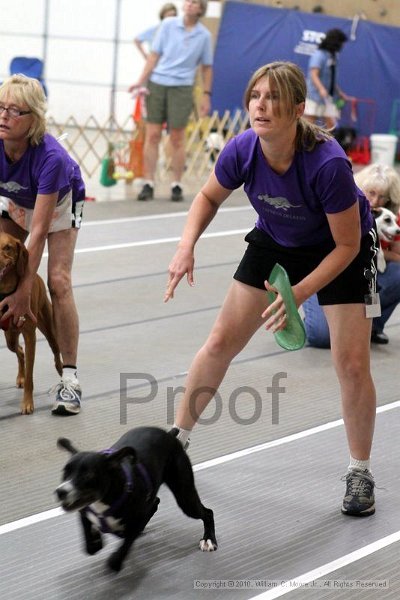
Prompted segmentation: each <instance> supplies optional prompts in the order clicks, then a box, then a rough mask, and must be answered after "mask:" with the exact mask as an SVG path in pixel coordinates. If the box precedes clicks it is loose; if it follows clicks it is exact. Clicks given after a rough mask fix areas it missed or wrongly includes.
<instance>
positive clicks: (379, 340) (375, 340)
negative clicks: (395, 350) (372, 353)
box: [371, 330, 389, 344]
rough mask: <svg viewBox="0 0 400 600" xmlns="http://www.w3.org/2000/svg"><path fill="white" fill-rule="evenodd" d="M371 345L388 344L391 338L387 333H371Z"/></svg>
mask: <svg viewBox="0 0 400 600" xmlns="http://www.w3.org/2000/svg"><path fill="white" fill-rule="evenodd" d="M371 343H372V344H388V343H389V338H388V336H387V335H386V333H383V331H374V330H372V332H371Z"/></svg>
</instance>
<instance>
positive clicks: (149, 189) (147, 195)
mask: <svg viewBox="0 0 400 600" xmlns="http://www.w3.org/2000/svg"><path fill="white" fill-rule="evenodd" d="M153 197H154V188H153V186H152V185H150V184H149V183H145V184H144V186H143V187H142V191H141V192H140V194H139V195H138V197H137V199H138V200H152V199H153Z"/></svg>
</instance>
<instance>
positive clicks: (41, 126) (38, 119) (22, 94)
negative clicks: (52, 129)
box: [0, 74, 47, 146]
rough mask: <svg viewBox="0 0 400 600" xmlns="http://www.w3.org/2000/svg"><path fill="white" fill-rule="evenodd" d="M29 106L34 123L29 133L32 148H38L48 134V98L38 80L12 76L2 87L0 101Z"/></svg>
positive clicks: (0, 87) (24, 76)
mask: <svg viewBox="0 0 400 600" xmlns="http://www.w3.org/2000/svg"><path fill="white" fill-rule="evenodd" d="M4 100H7V102H11V103H15V104H16V105H17V106H27V107H28V110H29V111H30V112H31V113H32V117H33V123H32V126H31V128H30V129H29V132H28V138H29V142H30V144H31V146H37V145H38V144H40V142H41V141H42V139H43V136H44V134H45V132H46V109H47V106H46V97H45V95H44V91H43V88H42V86H41V84H40V83H39V81H38V80H37V79H33V78H32V77H27V76H26V75H22V74H17V75H11V77H8V78H7V79H5V80H4V81H3V83H2V84H1V85H0V101H1V102H4Z"/></svg>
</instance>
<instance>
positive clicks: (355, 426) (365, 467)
mask: <svg viewBox="0 0 400 600" xmlns="http://www.w3.org/2000/svg"><path fill="white" fill-rule="evenodd" d="M305 99H306V83H305V79H304V75H303V73H302V71H301V70H300V69H299V67H297V66H296V65H294V64H292V63H288V62H275V63H271V64H269V65H266V66H264V67H261V68H260V69H258V71H256V73H255V74H254V75H253V77H252V78H251V79H250V82H249V84H248V87H247V90H246V93H245V102H246V108H247V109H248V112H249V117H250V125H251V129H249V130H248V131H245V132H244V133H242V134H240V135H238V136H237V137H236V138H233V139H232V140H231V141H230V142H229V143H228V144H227V145H226V147H225V148H224V149H223V150H222V152H221V153H220V156H219V159H218V161H217V164H216V167H215V171H214V172H213V173H212V174H211V175H210V177H209V179H208V181H207V182H206V184H205V185H204V186H203V188H202V189H201V191H200V192H199V193H198V194H197V196H196V197H195V199H194V201H193V203H192V205H191V208H190V211H189V214H188V218H187V222H186V225H185V228H184V231H183V235H182V238H181V241H180V243H179V245H178V250H177V252H176V254H175V256H174V258H173V259H172V262H171V264H170V267H169V280H168V284H167V290H166V294H165V301H168V300H169V299H170V298H173V296H174V290H175V288H176V286H177V285H178V283H179V281H180V280H181V279H182V278H183V277H184V276H185V275H186V276H187V280H188V283H189V284H190V285H193V268H194V247H195V244H196V242H197V240H198V239H199V237H200V236H201V234H202V233H203V231H204V230H205V229H206V227H207V226H208V225H209V224H210V222H211V221H212V219H213V218H214V216H215V214H216V213H217V210H218V208H219V206H220V205H221V204H222V203H223V202H224V201H225V200H226V199H227V198H228V196H229V195H230V193H231V192H232V190H233V189H236V188H238V187H240V186H241V185H244V189H245V191H246V193H247V195H248V197H249V200H250V202H251V204H252V205H253V206H254V208H255V210H256V212H257V214H258V218H257V222H256V226H255V228H254V229H253V230H252V231H251V232H250V233H249V234H248V235H247V236H246V241H247V242H248V247H247V250H246V252H245V254H244V257H243V259H242V261H241V263H240V265H239V267H238V269H237V271H236V273H235V275H234V281H233V283H232V285H231V287H230V289H229V291H228V294H227V296H226V298H225V302H224V304H223V307H222V309H221V312H220V314H219V316H218V317H217V320H216V323H215V324H214V326H213V328H212V331H211V333H210V335H209V337H208V339H207V341H206V342H205V344H204V346H203V347H202V348H201V349H200V351H199V352H198V354H197V355H196V357H195V359H194V361H193V363H192V366H191V368H190V371H189V374H188V378H187V382H186V386H185V394H184V397H183V399H182V402H181V404H180V406H179V408H178V411H177V414H176V419H175V424H174V428H173V433H175V435H177V437H178V439H180V440H181V442H182V443H183V444H184V445H186V444H187V442H188V438H189V435H190V431H191V430H192V428H193V426H194V425H195V423H196V421H197V419H198V417H199V416H200V415H201V413H202V412H203V410H204V409H205V408H206V406H207V405H208V403H209V402H210V400H211V398H212V397H213V393H212V390H214V391H215V390H217V389H218V387H219V385H220V383H221V381H222V379H223V377H224V375H225V373H226V371H227V369H228V367H229V364H230V362H231V361H232V359H233V358H234V357H235V356H236V355H237V354H238V353H239V352H240V351H241V350H242V349H243V348H244V347H245V346H246V344H247V342H248V341H249V340H250V338H251V337H252V336H253V334H254V333H255V332H256V331H257V330H258V329H259V328H260V327H261V326H262V325H264V327H265V328H266V329H268V330H272V331H273V332H275V331H277V330H280V329H283V328H284V327H285V324H286V314H285V305H284V303H283V300H282V297H281V296H280V294H278V295H277V297H276V299H275V301H274V302H273V303H272V304H271V305H270V306H268V300H267V294H266V292H265V288H267V289H270V286H269V284H268V281H267V280H268V277H269V275H270V273H271V270H272V268H273V266H274V264H275V263H277V262H278V263H280V264H281V265H282V266H283V267H284V268H285V269H286V270H287V272H288V274H289V278H290V281H291V284H292V290H293V294H294V297H295V300H296V304H297V306H300V304H302V303H303V302H304V300H305V299H306V298H309V297H310V296H311V295H312V294H314V293H315V292H318V297H319V302H320V303H321V304H322V305H323V307H324V311H325V314H326V316H327V319H328V322H329V327H330V333H331V342H332V347H331V351H332V357H333V362H334V366H335V369H336V372H337V376H338V379H339V382H340V386H341V396H342V404H343V417H344V421H345V426H346V432H347V437H348V443H349V449H350V465H349V468H348V472H347V474H346V482H347V487H346V494H345V497H344V500H343V504H342V511H343V512H344V513H345V514H352V515H357V516H368V515H371V514H373V513H374V511H375V501H374V480H373V477H372V475H371V471H370V452H371V446H372V438H373V431H374V420H375V405H376V398H375V388H374V384H373V381H372V377H371V373H370V366H369V340H370V335H371V320H370V319H368V318H366V311H365V306H364V302H365V297H366V296H370V297H371V298H373V297H374V294H375V291H376V290H375V285H376V265H375V260H376V257H375V255H376V233H375V230H374V229H373V220H372V217H371V214H370V211H369V207H368V202H367V200H366V198H365V196H364V195H362V194H361V192H360V191H359V190H358V189H357V187H356V186H355V184H354V179H353V174H352V170H351V165H350V163H349V161H348V159H347V157H346V155H345V153H344V152H343V150H342V149H341V148H340V146H339V145H338V143H337V142H336V141H335V140H334V139H333V138H332V137H331V136H330V135H329V133H328V132H327V131H325V130H322V129H320V128H319V127H317V126H316V125H313V124H311V123H309V122H308V121H306V120H305V119H304V118H303V113H304V104H305ZM210 390H211V391H210Z"/></svg>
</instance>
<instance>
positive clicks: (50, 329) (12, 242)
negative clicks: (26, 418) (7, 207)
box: [0, 232, 62, 415]
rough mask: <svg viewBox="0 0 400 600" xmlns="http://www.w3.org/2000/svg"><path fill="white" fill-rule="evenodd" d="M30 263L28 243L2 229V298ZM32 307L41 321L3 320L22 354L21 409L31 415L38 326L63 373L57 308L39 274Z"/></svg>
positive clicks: (8, 336)
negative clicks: (55, 315)
mask: <svg viewBox="0 0 400 600" xmlns="http://www.w3.org/2000/svg"><path fill="white" fill-rule="evenodd" d="M27 264H28V251H27V249H26V248H25V246H24V245H23V244H22V243H21V242H20V241H19V240H17V239H16V238H15V237H13V236H12V235H9V234H8V233H3V232H0V299H1V300H3V299H4V298H5V297H7V296H9V295H10V294H12V293H13V292H14V291H15V290H16V288H17V286H18V282H19V280H20V278H21V277H22V276H23V274H24V273H25V268H26V266H27ZM31 309H32V312H33V314H34V315H35V317H36V319H37V325H35V323H34V322H33V321H32V319H30V318H27V319H26V321H24V324H23V325H22V327H16V326H15V325H14V324H13V322H12V319H7V321H6V322H4V321H3V323H0V326H1V328H2V329H4V331H5V336H6V341H7V347H8V348H9V349H10V350H11V351H12V352H15V353H16V355H17V357H18V375H17V387H19V388H22V387H23V388H24V397H23V400H22V403H21V413H22V414H23V415H29V414H31V413H32V412H33V394H32V393H33V365H34V362H35V350H36V327H38V329H39V330H40V331H41V332H42V333H43V335H44V336H45V338H46V339H47V341H48V343H49V346H50V348H51V350H52V352H53V354H54V363H55V367H56V369H57V372H58V373H59V374H60V375H61V374H62V362H61V356H60V350H59V348H58V344H57V341H56V336H55V332H54V325H53V309H52V306H51V303H50V300H49V299H48V297H47V294H46V288H45V285H44V281H43V279H42V278H41V277H40V276H39V275H36V277H35V280H34V283H33V287H32V296H31ZM20 333H22V335H23V338H24V342H25V353H24V351H23V349H22V347H21V346H20V345H19V335H20Z"/></svg>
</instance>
